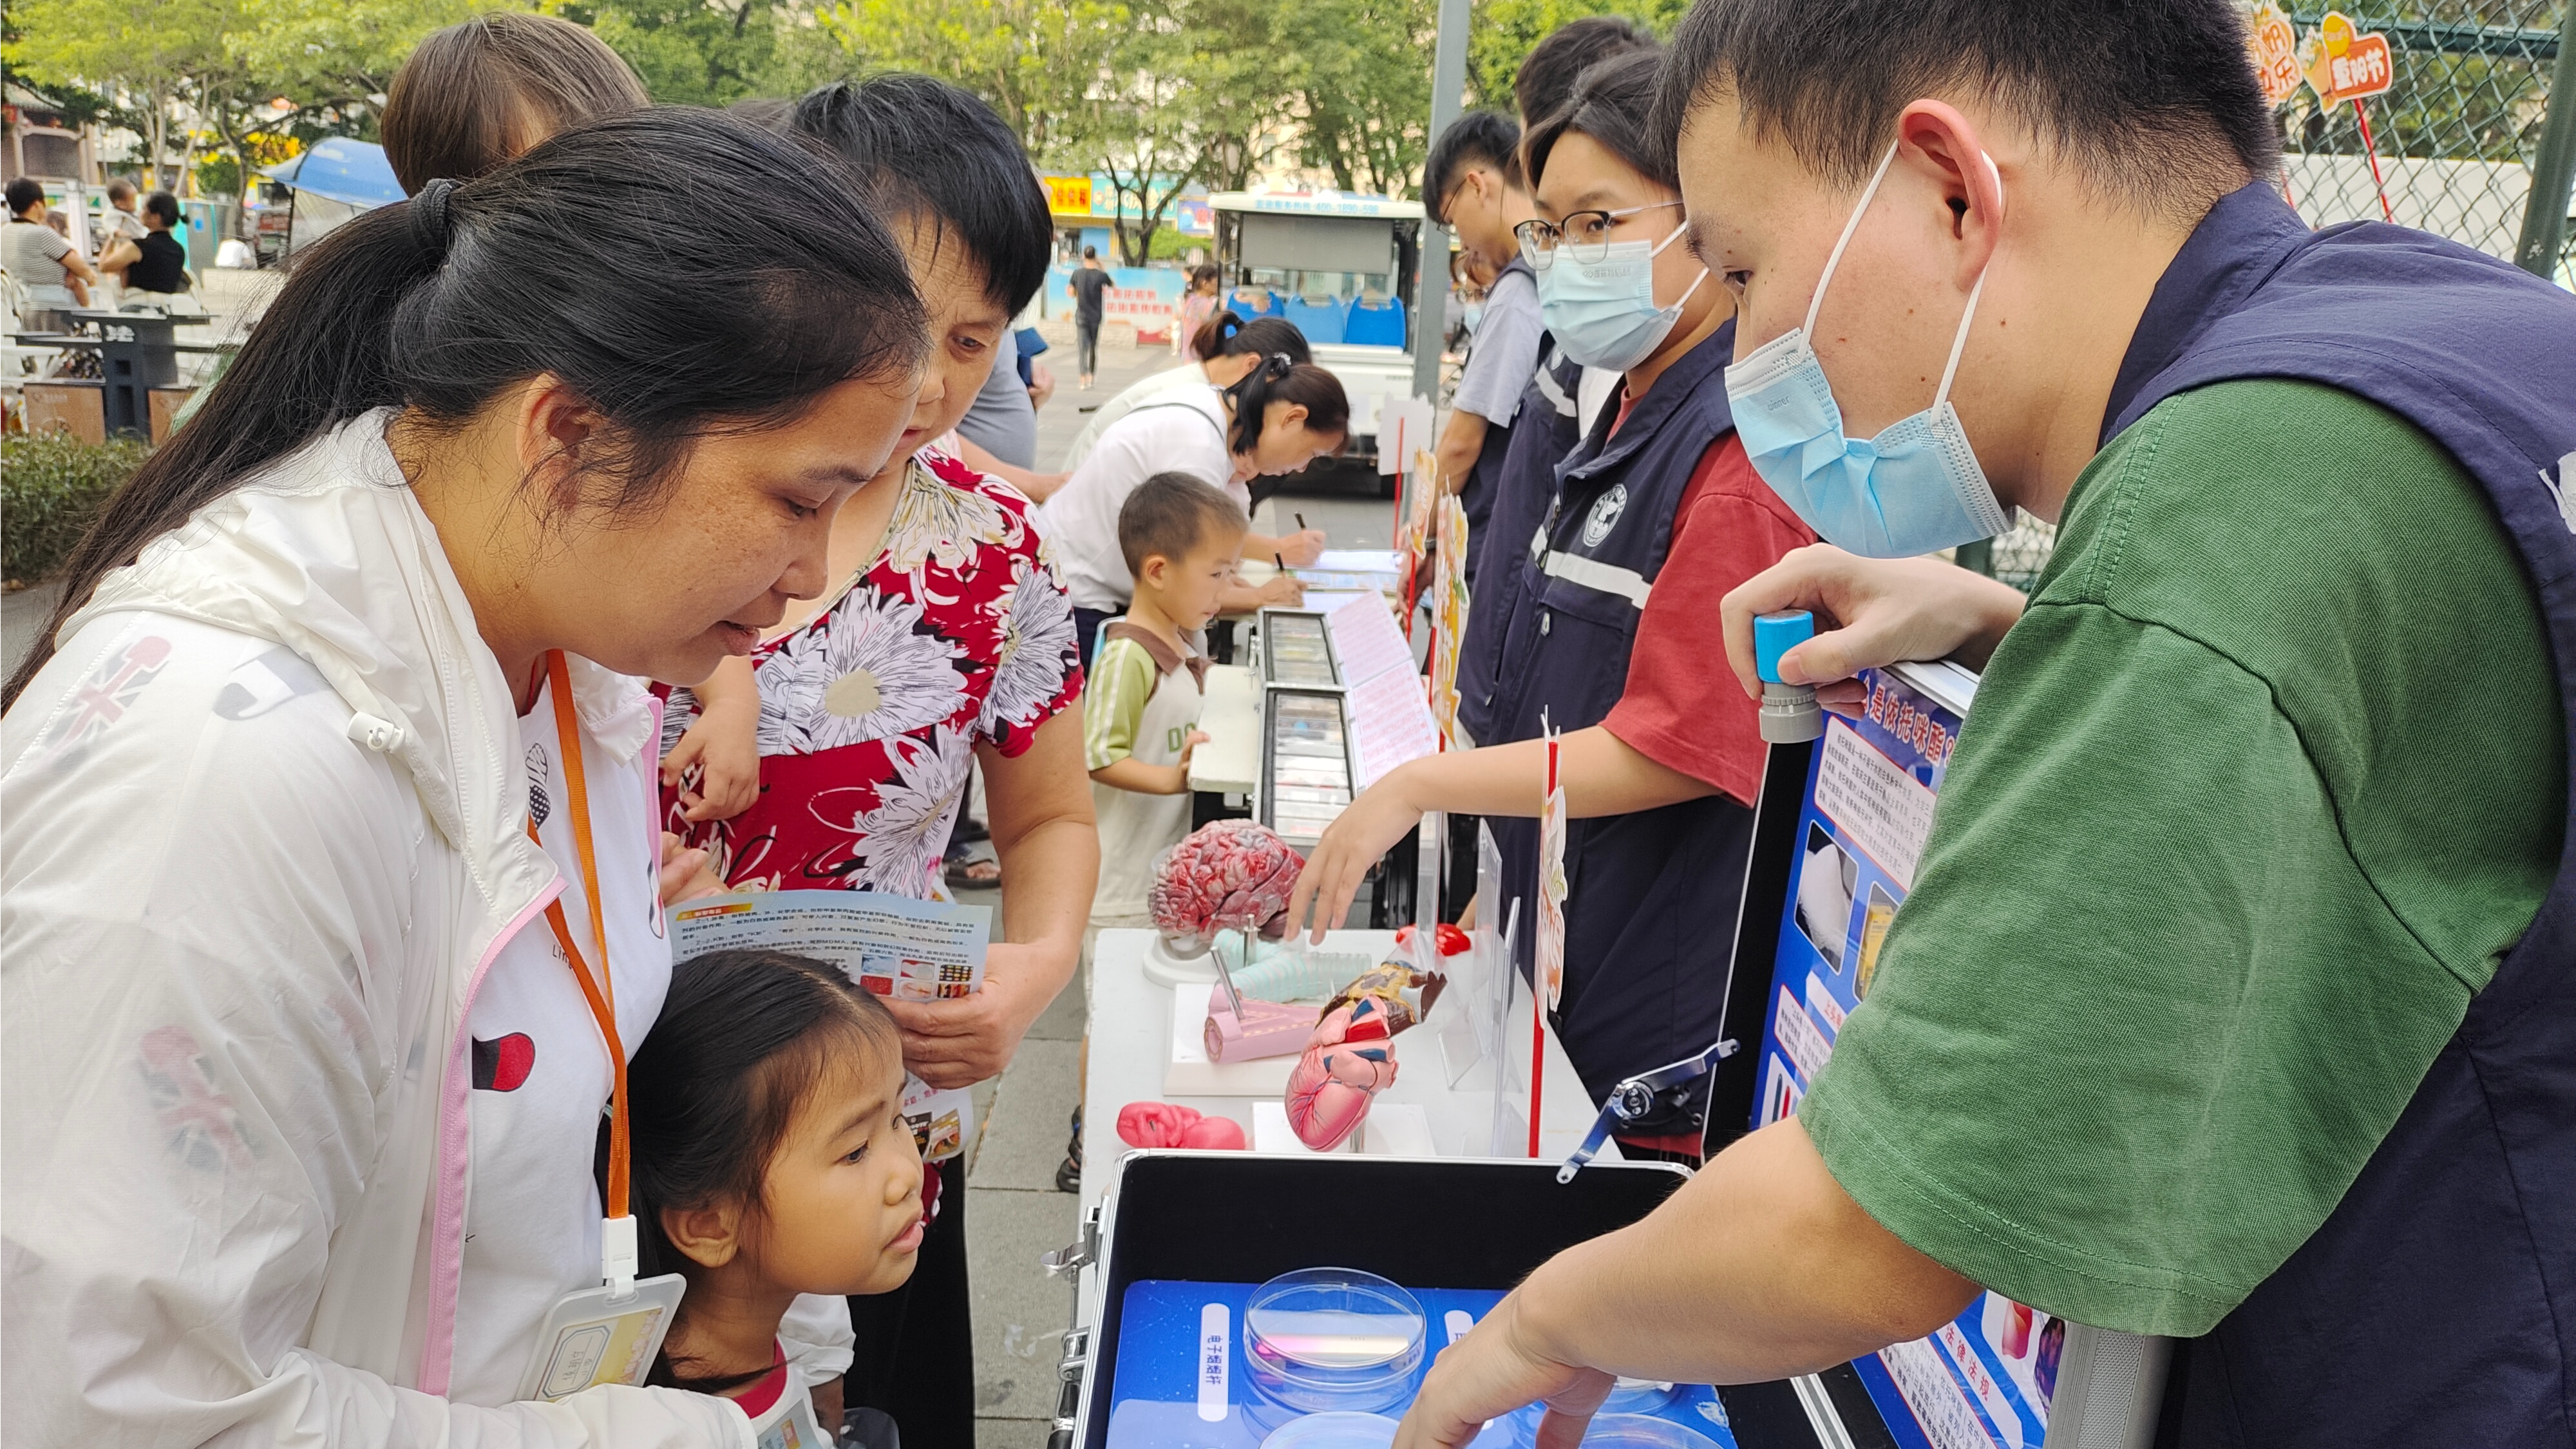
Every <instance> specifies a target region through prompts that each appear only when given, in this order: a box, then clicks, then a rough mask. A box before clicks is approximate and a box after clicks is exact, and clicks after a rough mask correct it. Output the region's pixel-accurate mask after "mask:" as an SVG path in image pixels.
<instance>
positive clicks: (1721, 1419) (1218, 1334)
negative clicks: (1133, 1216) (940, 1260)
mask: <svg viewBox="0 0 2576 1449" xmlns="http://www.w3.org/2000/svg"><path fill="white" fill-rule="evenodd" d="M1262 1286H1263V1285H1261V1284H1257V1283H1200V1282H1182V1281H1177V1280H1172V1279H1154V1278H1147V1279H1139V1280H1138V1281H1136V1282H1134V1283H1131V1284H1129V1285H1128V1287H1127V1292H1126V1295H1125V1298H1124V1300H1123V1306H1122V1308H1121V1310H1120V1314H1119V1330H1118V1349H1117V1369H1116V1372H1115V1374H1114V1375H1113V1377H1112V1379H1111V1382H1112V1383H1114V1384H1115V1385H1116V1386H1117V1387H1116V1389H1115V1391H1114V1393H1115V1398H1114V1401H1113V1403H1112V1405H1111V1408H1110V1415H1109V1436H1108V1446H1109V1449H1262V1446H1263V1444H1264V1443H1265V1441H1267V1440H1269V1439H1270V1438H1271V1437H1272V1436H1273V1435H1278V1434H1282V1433H1283V1431H1286V1435H1285V1437H1286V1440H1294V1439H1296V1437H1297V1435H1296V1432H1295V1431H1294V1430H1293V1428H1292V1426H1295V1425H1298V1424H1301V1423H1305V1424H1311V1425H1313V1426H1314V1427H1315V1428H1317V1429H1327V1430H1330V1431H1332V1432H1331V1433H1330V1434H1328V1435H1326V1436H1323V1437H1322V1438H1319V1439H1318V1441H1317V1442H1318V1443H1322V1442H1327V1441H1329V1442H1331V1443H1334V1444H1343V1443H1350V1444H1364V1443H1369V1442H1380V1443H1382V1442H1386V1439H1385V1438H1377V1439H1374V1441H1373V1440H1372V1429H1373V1428H1374V1429H1375V1432H1376V1433H1377V1434H1378V1435H1384V1436H1389V1437H1391V1434H1392V1424H1393V1421H1394V1420H1395V1419H1397V1418H1400V1417H1402V1415H1403V1412H1404V1408H1403V1405H1404V1404H1409V1403H1410V1402H1412V1399H1413V1396H1414V1394H1415V1393H1416V1392H1418V1391H1419V1390H1420V1388H1421V1385H1422V1377H1423V1375H1424V1374H1425V1373H1427V1372H1428V1371H1429V1369H1430V1365H1431V1361H1432V1359H1433V1358H1434V1357H1436V1356H1437V1354H1438V1352H1439V1350H1441V1349H1443V1348H1446V1347H1447V1346H1448V1345H1449V1344H1450V1343H1451V1342H1452V1341H1454V1340H1455V1339H1457V1338H1459V1337H1461V1336H1463V1335H1464V1334H1465V1333H1466V1332H1467V1330H1468V1329H1469V1328H1471V1327H1473V1326H1474V1324H1475V1322H1476V1320H1477V1319H1479V1318H1481V1317H1483V1316H1484V1314H1485V1313H1486V1312H1487V1311H1489V1310H1491V1309H1492V1308H1493V1306H1494V1305H1495V1304H1496V1303H1499V1302H1501V1301H1502V1298H1503V1294H1502V1292H1501V1290H1499V1289H1490V1288H1473V1289H1461V1288H1414V1289H1411V1290H1409V1291H1410V1293H1411V1295H1412V1296H1413V1297H1414V1298H1415V1299H1417V1300H1418V1301H1419V1302H1420V1304H1421V1306H1422V1310H1423V1315H1424V1317H1425V1319H1426V1320H1427V1332H1426V1337H1427V1342H1425V1343H1424V1344H1423V1345H1422V1352H1421V1354H1420V1361H1419V1362H1418V1363H1416V1364H1414V1365H1413V1366H1412V1368H1411V1369H1410V1371H1409V1374H1408V1375H1407V1381H1406V1382H1405V1383H1404V1385H1403V1386H1402V1387H1401V1389H1400V1391H1399V1392H1398V1395H1397V1397H1398V1398H1399V1399H1400V1402H1398V1403H1395V1404H1392V1405H1387V1404H1382V1403H1377V1402H1376V1401H1375V1400H1372V1405H1373V1406H1374V1408H1375V1409H1376V1412H1377V1414H1378V1418H1379V1420H1380V1421H1382V1422H1380V1423H1378V1424H1375V1425H1372V1424H1371V1423H1370V1422H1369V1421H1368V1419H1367V1416H1366V1415H1365V1414H1362V1413H1324V1414H1315V1415H1308V1414H1302V1413H1300V1412H1299V1411H1298V1410H1295V1409H1289V1408H1283V1407H1282V1406H1280V1405H1279V1404H1277V1403H1275V1402H1272V1401H1271V1400H1269V1399H1267V1398H1265V1397H1264V1395H1263V1394H1262V1393H1261V1391H1260V1390H1259V1389H1257V1388H1256V1387H1255V1386H1254V1383H1253V1379H1254V1374H1253V1372H1252V1371H1251V1365H1250V1364H1249V1363H1248V1362H1247V1359H1248V1357H1249V1355H1248V1354H1247V1352H1246V1348H1245V1334H1244V1313H1245V1310H1246V1307H1247V1306H1248V1305H1249V1304H1250V1303H1251V1301H1252V1299H1253V1297H1254V1295H1255V1294H1256V1293H1257V1292H1259V1291H1260V1289H1261V1288H1262ZM1603 1408H1604V1417H1603V1418H1601V1419H1596V1420H1595V1421H1594V1423H1595V1429H1594V1432H1593V1434H1592V1436H1591V1437H1590V1438H1589V1439H1587V1440H1586V1442H1587V1443H1594V1442H1602V1443H1613V1442H1615V1443H1621V1444H1658V1445H1666V1446H1673V1449H1737V1445H1736V1441H1735V1436H1734V1434H1733V1432H1732V1431H1731V1430H1729V1428H1728V1427H1727V1423H1726V1410H1725V1408H1724V1407H1723V1406H1722V1405H1721V1404H1720V1403H1719V1401H1718V1397H1717V1394H1716V1392H1715V1391H1714V1390H1712V1389H1709V1388H1706V1387H1700V1386H1693V1385H1676V1386H1673V1387H1671V1388H1670V1389H1666V1388H1664V1387H1663V1386H1660V1385H1655V1386H1645V1385H1638V1386H1633V1387H1631V1386H1623V1388H1622V1389H1621V1390H1620V1391H1619V1392H1617V1393H1614V1395H1613V1397H1612V1400H1611V1402H1610V1403H1608V1404H1606V1405H1604V1406H1603ZM1623 1411H1624V1412H1623ZM1614 1415H1615V1416H1616V1417H1615V1418H1614V1417H1612V1416H1614ZM1317 1420H1329V1421H1330V1422H1329V1423H1318V1422H1317ZM1537 1429H1538V1415H1537V1414H1536V1412H1534V1411H1523V1412H1522V1413H1519V1414H1515V1415H1511V1416H1507V1417H1505V1418H1501V1419H1497V1420H1494V1421H1493V1422H1492V1423H1491V1424H1489V1425H1488V1426H1487V1427H1486V1429H1485V1432H1484V1433H1482V1434H1480V1435H1478V1436H1477V1437H1476V1439H1475V1440H1474V1449H1517V1446H1526V1445H1529V1444H1531V1443H1533V1442H1534V1438H1535V1435H1536V1433H1537ZM1283 1442H1285V1441H1284V1440H1283Z"/></svg>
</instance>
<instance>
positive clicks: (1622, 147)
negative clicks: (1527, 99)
mask: <svg viewBox="0 0 2576 1449" xmlns="http://www.w3.org/2000/svg"><path fill="white" fill-rule="evenodd" d="M1663 65H1664V59H1663V57H1662V56H1661V55H1658V54H1656V53H1655V52H1653V51H1650V50H1632V51H1629V52H1627V53H1626V54H1624V55H1617V56H1613V57H1611V58H1610V59H1608V60H1605V61H1603V62H1601V63H1600V64H1599V65H1596V66H1594V67H1592V68H1591V69H1590V70H1587V71H1585V72H1584V73H1583V78H1582V79H1581V80H1579V81H1577V82H1575V85H1574V98H1573V99H1572V100H1570V101H1568V102H1566V104H1565V105H1564V107H1563V108H1562V109H1560V110H1559V111H1557V113H1556V114H1555V115H1553V116H1550V117H1548V118H1547V119H1546V120H1544V121H1541V122H1539V123H1538V124H1537V125H1535V126H1533V127H1531V128H1530V133H1529V145H1528V148H1527V150H1528V159H1529V174H1530V188H1531V189H1532V190H1536V189H1537V188H1538V182H1539V178H1540V177H1542V176H1545V175H1546V174H1547V158H1548V155H1549V153H1550V152H1553V151H1554V150H1555V149H1556V143H1557V142H1559V141H1561V140H1563V139H1565V138H1566V137H1567V136H1568V135H1577V134H1579V135H1585V136H1589V137H1591V138H1592V139H1593V141H1594V142H1595V143H1596V144H1598V145H1599V146H1600V147H1601V149H1602V150H1604V151H1607V152H1609V153H1610V154H1611V155H1613V156H1616V157H1618V158H1619V159H1620V160H1622V161H1625V162H1627V163H1628V164H1629V165H1630V166H1631V167H1634V168H1635V169H1636V172H1637V174H1638V175H1640V176H1643V177H1645V178H1646V179H1647V180H1648V181H1652V182H1654V183H1655V184H1656V185H1658V186H1661V187H1664V188H1665V189H1667V190H1671V191H1679V190H1681V189H1682V182H1681V176H1680V175H1679V174H1678V173H1677V172H1676V171H1675V170H1674V169H1673V146H1672V140H1671V138H1670V137H1668V136H1665V135H1663V134H1661V133H1660V132H1658V131H1656V130H1655V128H1654V113H1655V84H1656V81H1657V79H1658V77H1660V76H1661V75H1662V73H1663Z"/></svg>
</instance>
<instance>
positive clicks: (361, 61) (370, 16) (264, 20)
mask: <svg viewBox="0 0 2576 1449" xmlns="http://www.w3.org/2000/svg"><path fill="white" fill-rule="evenodd" d="M498 8H502V0H261V3H260V4H258V5H257V6H255V7H254V6H248V5H245V6H243V7H242V9H241V11H240V14H239V17H238V19H237V20H236V21H235V23H234V24H233V25H232V26H231V27H229V28H228V29H227V30H226V31H225V33H224V37H223V44H224V49H225V51H226V52H227V53H228V54H229V55H230V56H231V57H232V59H233V60H234V62H235V66H236V69H237V71H238V73H240V74H242V75H244V76H251V77H257V78H258V81H259V85H258V86H257V87H255V89H267V90H270V91H271V92H272V94H273V96H277V97H283V98H285V99H286V100H289V101H291V102H293V103H294V104H295V106H296V108H297V109H298V110H299V111H302V112H305V113H308V114H320V113H324V112H328V113H331V114H332V115H333V116H334V118H335V119H338V120H340V121H341V123H342V127H343V128H345V129H348V130H351V131H356V132H359V133H362V134H372V133H373V131H374V129H375V113H376V109H377V107H378V105H379V104H381V101H382V97H383V96H384V93H385V90H386V88H388V87H389V86H391V85H392V84H393V80H394V72H395V71H397V70H400V69H402V63H403V61H404V60H405V59H406V58H408V57H409V56H410V55H411V52H412V48H413V47H414V46H417V45H419V44H420V42H421V40H422V39H423V38H424V37H425V36H427V35H428V34H429V33H430V32H431V31H433V30H437V29H440V28H442V27H444V26H449V25H453V24H455V23H456V22H457V21H459V20H463V19H465V18H466V17H468V16H470V15H473V14H474V13H476V12H477V11H482V10H492V9H498Z"/></svg>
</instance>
